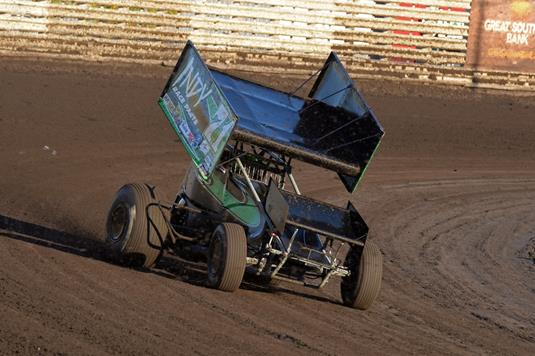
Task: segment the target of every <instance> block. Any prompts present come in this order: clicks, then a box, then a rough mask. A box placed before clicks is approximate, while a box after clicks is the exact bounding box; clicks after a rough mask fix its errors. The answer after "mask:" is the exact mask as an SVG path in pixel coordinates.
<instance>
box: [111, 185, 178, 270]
mask: <svg viewBox="0 0 535 356" xmlns="http://www.w3.org/2000/svg"><path fill="white" fill-rule="evenodd" d="M158 202H159V199H158V196H157V195H156V192H155V191H154V190H153V189H151V188H149V186H148V185H146V184H136V183H134V184H127V185H124V186H123V187H122V188H121V189H119V191H118V192H117V194H116V195H115V200H114V201H113V204H112V206H111V208H110V212H109V213H108V220H107V222H106V232H107V234H106V235H107V236H106V243H107V245H108V247H109V248H110V250H111V251H112V252H113V253H114V255H115V256H116V257H117V258H118V260H119V261H120V262H123V263H125V264H127V265H129V266H133V267H146V268H150V267H152V266H154V265H155V264H156V262H157V260H158V258H159V257H160V255H161V254H162V251H163V246H164V244H165V240H166V238H167V233H168V228H167V222H166V219H167V216H166V215H165V214H166V210H163V209H161V208H160V207H159V206H158ZM162 212H163V214H162Z"/></svg>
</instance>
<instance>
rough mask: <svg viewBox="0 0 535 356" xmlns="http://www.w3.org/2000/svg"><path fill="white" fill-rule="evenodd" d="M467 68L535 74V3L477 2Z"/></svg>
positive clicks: (517, 0) (522, 0)
mask: <svg viewBox="0 0 535 356" xmlns="http://www.w3.org/2000/svg"><path fill="white" fill-rule="evenodd" d="M467 65H468V66H470V67H473V68H478V69H479V68H481V69H491V70H492V69H496V70H508V71H519V72H532V73H533V72H535V0H474V1H472V12H471V16H470V32H469V39H468V56H467Z"/></svg>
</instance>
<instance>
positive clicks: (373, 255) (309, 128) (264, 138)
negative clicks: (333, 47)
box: [106, 41, 384, 309]
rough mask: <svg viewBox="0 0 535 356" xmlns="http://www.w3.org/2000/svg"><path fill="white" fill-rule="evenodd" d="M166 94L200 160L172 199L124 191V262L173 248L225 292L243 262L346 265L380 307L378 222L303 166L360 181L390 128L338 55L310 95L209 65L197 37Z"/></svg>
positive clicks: (273, 273) (321, 278) (315, 282)
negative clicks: (338, 200) (305, 189)
mask: <svg viewBox="0 0 535 356" xmlns="http://www.w3.org/2000/svg"><path fill="white" fill-rule="evenodd" d="M159 104H160V106H161V108H162V109H163V111H164V113H165V114H166V117H167V118H168V120H169V122H170V124H171V125H172V127H173V128H174V129H175V131H176V132H177V134H178V136H179V138H180V139H181V141H182V143H183V145H184V147H185V149H186V151H187V152H188V154H189V155H190V156H191V158H192V161H193V162H192V164H191V166H190V168H189V170H188V172H187V174H186V176H185V178H184V181H183V183H182V187H181V189H180V191H179V193H178V194H177V196H176V199H175V201H174V202H173V203H172V204H165V203H162V201H161V200H160V198H159V197H158V195H157V192H156V190H155V188H154V187H152V186H150V185H147V184H127V185H125V186H123V187H122V188H121V189H120V190H119V191H118V193H117V195H116V197H115V200H114V202H113V204H112V207H111V209H110V212H109V214H108V221H107V238H106V241H107V243H108V245H109V246H110V248H111V250H112V251H114V252H115V253H116V254H117V255H118V257H119V258H120V260H121V261H123V262H124V261H126V262H128V263H130V264H133V265H140V266H145V267H151V266H153V265H154V264H155V263H156V261H157V260H158V258H159V257H160V256H161V255H162V254H163V252H164V251H168V252H169V253H170V254H172V255H175V256H177V257H178V258H180V259H181V260H185V261H188V262H189V263H192V264H206V265H207V281H206V283H207V285H208V286H211V287H214V288H217V289H221V290H225V291H233V290H235V289H237V288H238V287H239V285H240V284H241V282H242V279H243V276H244V274H245V273H247V274H249V275H253V276H257V277H259V279H258V280H260V281H267V282H272V281H275V280H282V281H286V282H292V283H298V284H301V285H304V286H306V287H313V288H318V289H319V288H323V287H324V286H325V285H326V284H327V282H329V280H330V279H331V278H332V277H334V276H339V277H342V282H341V293H342V300H343V302H344V304H346V305H348V306H351V307H356V308H359V309H367V308H368V307H370V306H371V304H372V303H373V301H374V300H375V298H376V297H377V295H378V293H379V289H380V284H381V277H382V255H381V252H380V250H379V249H378V247H377V246H376V245H375V244H373V243H372V242H369V241H367V237H368V226H367V225H366V223H365V222H364V220H363V218H362V217H361V216H360V214H359V213H358V211H357V209H356V208H355V207H354V206H353V204H352V203H351V202H348V203H347V206H346V207H345V208H341V207H337V206H335V205H332V204H328V203H325V202H320V201H318V200H315V199H312V198H309V197H305V196H303V195H302V194H301V191H300V189H299V186H298V184H297V181H296V179H295V177H294V174H293V171H294V165H293V161H294V160H295V159H297V160H300V161H303V162H306V163H310V164H313V165H315V166H319V167H322V168H326V169H328V170H332V171H335V172H337V173H338V175H339V177H340V179H341V180H342V182H343V184H344V186H345V187H346V189H347V190H348V191H349V192H353V191H354V190H355V189H356V187H357V185H358V183H359V181H360V179H361V177H362V175H363V174H364V172H365V170H366V168H367V166H368V163H369V161H370V160H371V159H372V157H373V154H374V153H375V151H376V149H377V147H378V146H379V143H380V140H381V138H382V136H383V134H384V132H383V129H382V128H381V126H380V124H379V123H378V121H377V119H376V118H375V116H374V114H373V113H372V112H371V110H370V109H369V107H368V106H367V104H366V103H365V102H364V100H363V99H362V97H361V96H360V93H359V92H358V90H357V89H356V88H355V87H354V85H353V82H352V80H351V79H350V78H349V75H347V72H346V71H345V69H344V67H343V66H342V64H341V62H340V61H339V59H338V57H337V56H336V54H334V53H331V55H330V56H329V59H328V60H327V62H326V64H325V65H324V67H323V68H322V69H321V71H320V72H319V77H318V79H317V81H316V83H315V84H314V86H313V88H312V91H311V93H310V94H309V96H308V98H300V97H297V96H295V95H294V94H293V93H284V92H280V91H277V90H274V89H271V88H267V87H264V86H261V85H259V84H256V83H253V82H249V81H246V80H243V79H240V78H236V77H233V76H231V75H228V74H225V73H222V72H219V71H217V70H214V69H208V68H207V67H206V66H205V65H204V62H203V61H202V59H201V57H200V56H199V54H198V52H197V50H196V49H195V47H194V46H193V44H192V43H191V42H189V41H188V43H187V44H186V47H185V49H184V50H183V52H182V55H181V56H180V59H179V61H178V63H177V65H176V67H175V70H174V71H173V74H172V75H171V77H170V79H169V81H168V83H167V85H166V87H165V88H164V90H163V92H162V95H161V97H160V100H159ZM203 121H204V122H203ZM214 132H215V133H214ZM206 142H209V143H211V146H209V145H208V144H206ZM288 187H290V189H288ZM143 212H144V213H143ZM345 250H348V252H347V254H346V257H345V258H344V259H341V257H340V255H341V254H342V252H343V251H345Z"/></svg>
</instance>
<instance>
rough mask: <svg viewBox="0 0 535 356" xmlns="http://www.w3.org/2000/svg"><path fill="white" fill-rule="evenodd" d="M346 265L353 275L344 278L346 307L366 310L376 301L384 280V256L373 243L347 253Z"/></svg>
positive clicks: (342, 287) (356, 247)
mask: <svg viewBox="0 0 535 356" xmlns="http://www.w3.org/2000/svg"><path fill="white" fill-rule="evenodd" d="M344 265H345V266H346V267H347V268H348V269H349V271H350V272H351V274H350V275H349V276H347V277H343V278H342V283H341V285H340V289H341V292H342V300H343V302H344V304H345V305H347V306H350V307H352V308H356V309H361V310H366V309H368V308H369V307H371V305H372V304H373V302H374V301H375V299H376V298H377V296H378V295H379V291H380V289H381V280H382V278H383V255H382V254H381V250H379V247H378V246H377V245H376V244H374V243H373V242H369V241H368V242H366V244H365V245H364V248H362V247H360V246H353V247H352V248H351V249H350V250H349V252H348V253H347V256H346V259H345V262H344Z"/></svg>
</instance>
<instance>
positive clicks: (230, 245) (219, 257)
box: [207, 223, 247, 292]
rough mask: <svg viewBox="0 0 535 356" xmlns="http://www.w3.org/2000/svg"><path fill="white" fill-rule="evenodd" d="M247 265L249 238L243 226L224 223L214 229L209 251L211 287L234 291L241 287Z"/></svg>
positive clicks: (209, 282)
mask: <svg viewBox="0 0 535 356" xmlns="http://www.w3.org/2000/svg"><path fill="white" fill-rule="evenodd" d="M246 265H247V238H246V236H245V231H244V230H243V227H242V226H241V225H238V224H231V223H223V224H220V225H219V226H218V227H217V228H216V229H215V231H214V233H213V235H212V239H211V240H210V248H209V252H208V280H207V284H208V286H209V287H212V288H216V289H219V290H223V291H227V292H233V291H235V290H236V289H238V288H239V287H240V284H241V282H242V280H243V275H244V273H245V267H246Z"/></svg>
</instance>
